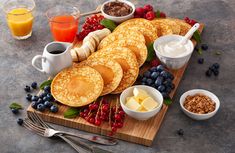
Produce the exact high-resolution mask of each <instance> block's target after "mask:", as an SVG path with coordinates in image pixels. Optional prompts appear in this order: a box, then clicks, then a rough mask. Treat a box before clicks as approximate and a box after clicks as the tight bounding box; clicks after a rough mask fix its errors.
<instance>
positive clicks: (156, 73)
mask: <svg viewBox="0 0 235 153" xmlns="http://www.w3.org/2000/svg"><path fill="white" fill-rule="evenodd" d="M158 76H159V72H153V73H152V74H151V78H152V79H157V77H158Z"/></svg>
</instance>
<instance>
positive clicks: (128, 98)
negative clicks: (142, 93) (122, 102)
mask: <svg viewBox="0 0 235 153" xmlns="http://www.w3.org/2000/svg"><path fill="white" fill-rule="evenodd" d="M131 98H134V99H135V100H136V101H137V102H138V103H139V104H141V102H142V101H140V100H139V99H137V98H135V97H134V96H132V97H127V98H126V101H129V100H130V99H131Z"/></svg>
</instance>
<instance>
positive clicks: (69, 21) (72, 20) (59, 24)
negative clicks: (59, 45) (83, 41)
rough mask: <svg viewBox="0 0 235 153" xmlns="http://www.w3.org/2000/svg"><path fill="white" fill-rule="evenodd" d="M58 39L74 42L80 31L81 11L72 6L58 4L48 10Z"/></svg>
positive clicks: (51, 26) (47, 13)
mask: <svg viewBox="0 0 235 153" xmlns="http://www.w3.org/2000/svg"><path fill="white" fill-rule="evenodd" d="M46 15H47V17H48V20H49V25H50V28H51V33H52V35H53V37H54V39H55V40H56V41H62V42H73V41H74V38H75V37H76V34H77V31H78V24H79V16H80V12H79V10H78V9H77V8H76V7H72V6H56V7H53V8H51V9H49V10H48V11H47V12H46Z"/></svg>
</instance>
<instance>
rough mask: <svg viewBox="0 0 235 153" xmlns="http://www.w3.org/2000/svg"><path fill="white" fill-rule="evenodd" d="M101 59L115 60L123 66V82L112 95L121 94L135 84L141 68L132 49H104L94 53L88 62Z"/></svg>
mask: <svg viewBox="0 0 235 153" xmlns="http://www.w3.org/2000/svg"><path fill="white" fill-rule="evenodd" d="M100 57H102V58H104V57H105V58H107V59H114V60H115V61H117V62H118V63H119V64H120V65H121V67H122V70H123V77H122V80H121V82H120V84H119V86H118V87H117V88H116V89H115V90H114V91H113V92H112V94H118V93H121V92H122V91H123V90H125V89H126V88H128V87H130V86H131V85H133V84H134V83H135V81H136V79H137V77H138V74H139V67H138V62H137V59H136V57H135V54H134V53H133V52H132V51H131V50H130V49H128V48H126V47H113V48H107V49H106V48H104V49H102V50H100V51H97V52H96V53H93V54H92V55H91V56H90V57H89V58H88V60H90V59H97V58H100Z"/></svg>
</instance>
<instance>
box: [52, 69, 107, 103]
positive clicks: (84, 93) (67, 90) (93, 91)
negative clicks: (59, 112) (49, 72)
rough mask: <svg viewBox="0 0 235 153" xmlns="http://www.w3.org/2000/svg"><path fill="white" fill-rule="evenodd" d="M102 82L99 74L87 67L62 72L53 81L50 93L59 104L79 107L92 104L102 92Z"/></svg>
mask: <svg viewBox="0 0 235 153" xmlns="http://www.w3.org/2000/svg"><path fill="white" fill-rule="evenodd" d="M103 86H104V82H103V79H102V76H101V75H100V73H99V72H97V71H96V70H95V69H93V68H91V67H89V66H81V67H71V68H67V69H64V70H62V71H61V72H60V73H59V74H57V75H56V77H55V78H54V79H53V81H52V84H51V93H52V95H53V97H54V98H55V99H56V100H57V101H59V102H60V103H62V104H64V105H67V106H71V107H80V106H84V105H87V104H89V103H92V102H93V101H94V100H96V99H97V98H98V97H99V96H100V94H101V93H102V91H103Z"/></svg>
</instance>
